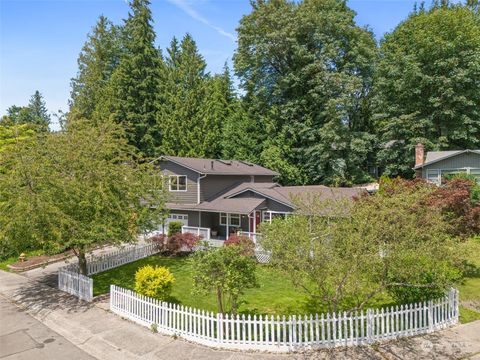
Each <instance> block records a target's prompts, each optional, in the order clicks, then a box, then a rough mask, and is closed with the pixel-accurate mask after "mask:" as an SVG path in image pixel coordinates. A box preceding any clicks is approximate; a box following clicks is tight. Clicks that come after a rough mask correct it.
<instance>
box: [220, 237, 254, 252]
mask: <svg viewBox="0 0 480 360" xmlns="http://www.w3.org/2000/svg"><path fill="white" fill-rule="evenodd" d="M223 245H224V246H240V247H241V248H242V249H243V255H246V256H253V255H255V244H254V242H253V241H252V240H251V239H250V238H249V237H247V236H241V235H240V236H239V235H230V236H229V237H228V239H227V240H225V242H224V243H223Z"/></svg>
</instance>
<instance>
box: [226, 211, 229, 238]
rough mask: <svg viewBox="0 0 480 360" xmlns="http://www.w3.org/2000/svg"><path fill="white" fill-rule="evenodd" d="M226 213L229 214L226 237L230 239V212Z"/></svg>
mask: <svg viewBox="0 0 480 360" xmlns="http://www.w3.org/2000/svg"><path fill="white" fill-rule="evenodd" d="M225 215H226V216H227V233H226V234H225V239H226V240H228V236H229V235H230V228H229V226H228V224H230V214H229V213H226V214H225Z"/></svg>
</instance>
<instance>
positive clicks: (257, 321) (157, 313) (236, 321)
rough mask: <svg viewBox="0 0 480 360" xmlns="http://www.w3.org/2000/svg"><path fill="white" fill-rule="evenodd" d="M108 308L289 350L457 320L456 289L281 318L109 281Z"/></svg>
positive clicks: (163, 325)
mask: <svg viewBox="0 0 480 360" xmlns="http://www.w3.org/2000/svg"><path fill="white" fill-rule="evenodd" d="M110 310H111V311H112V312H114V313H116V314H118V315H120V316H122V317H124V318H127V319H130V320H132V321H134V322H136V323H139V324H141V325H143V326H147V327H152V329H153V326H154V327H156V329H157V330H158V332H160V333H163V334H167V335H177V336H181V337H182V338H184V339H186V340H190V341H193V342H197V343H200V344H203V345H207V346H214V347H220V348H226V349H238V350H267V351H278V352H288V351H296V350H305V349H315V348H324V347H336V346H353V345H364V344H371V343H374V342H377V341H383V340H390V339H396V338H399V337H405V336H412V335H418V334H424V333H428V332H432V331H435V330H439V329H443V328H446V327H447V326H450V325H453V324H456V323H457V322H458V291H457V290H456V289H451V290H450V291H449V292H448V294H447V295H446V296H445V297H444V298H442V299H438V300H432V301H428V302H423V303H417V304H409V305H402V306H395V307H390V308H382V309H380V310H379V309H375V310H373V309H368V310H366V311H360V312H353V313H346V312H342V313H333V314H327V315H326V316H324V314H322V315H320V316H319V315H318V314H315V315H308V316H307V315H305V316H295V315H293V316H288V317H286V316H281V317H280V316H261V315H260V316H257V315H253V316H251V315H248V316H245V315H243V314H242V315H229V314H214V313H212V312H207V311H204V310H198V309H194V308H191V307H185V306H181V305H177V304H170V303H166V302H161V301H158V300H155V299H152V298H148V297H145V296H142V295H139V294H137V293H135V292H133V291H131V290H127V289H124V288H121V287H118V286H115V285H111V286H110Z"/></svg>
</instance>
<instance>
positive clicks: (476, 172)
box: [470, 169, 480, 185]
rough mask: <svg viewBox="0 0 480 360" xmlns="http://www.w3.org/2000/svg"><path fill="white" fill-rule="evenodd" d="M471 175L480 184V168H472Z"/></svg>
mask: <svg viewBox="0 0 480 360" xmlns="http://www.w3.org/2000/svg"><path fill="white" fill-rule="evenodd" d="M470 175H472V176H473V177H474V178H475V181H476V182H477V184H479V185H480V169H470Z"/></svg>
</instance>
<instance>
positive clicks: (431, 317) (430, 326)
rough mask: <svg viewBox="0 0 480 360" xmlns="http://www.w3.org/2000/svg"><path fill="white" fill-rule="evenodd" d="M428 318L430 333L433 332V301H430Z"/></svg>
mask: <svg viewBox="0 0 480 360" xmlns="http://www.w3.org/2000/svg"><path fill="white" fill-rule="evenodd" d="M427 318H428V332H433V302H432V300H429V301H428V308H427Z"/></svg>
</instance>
